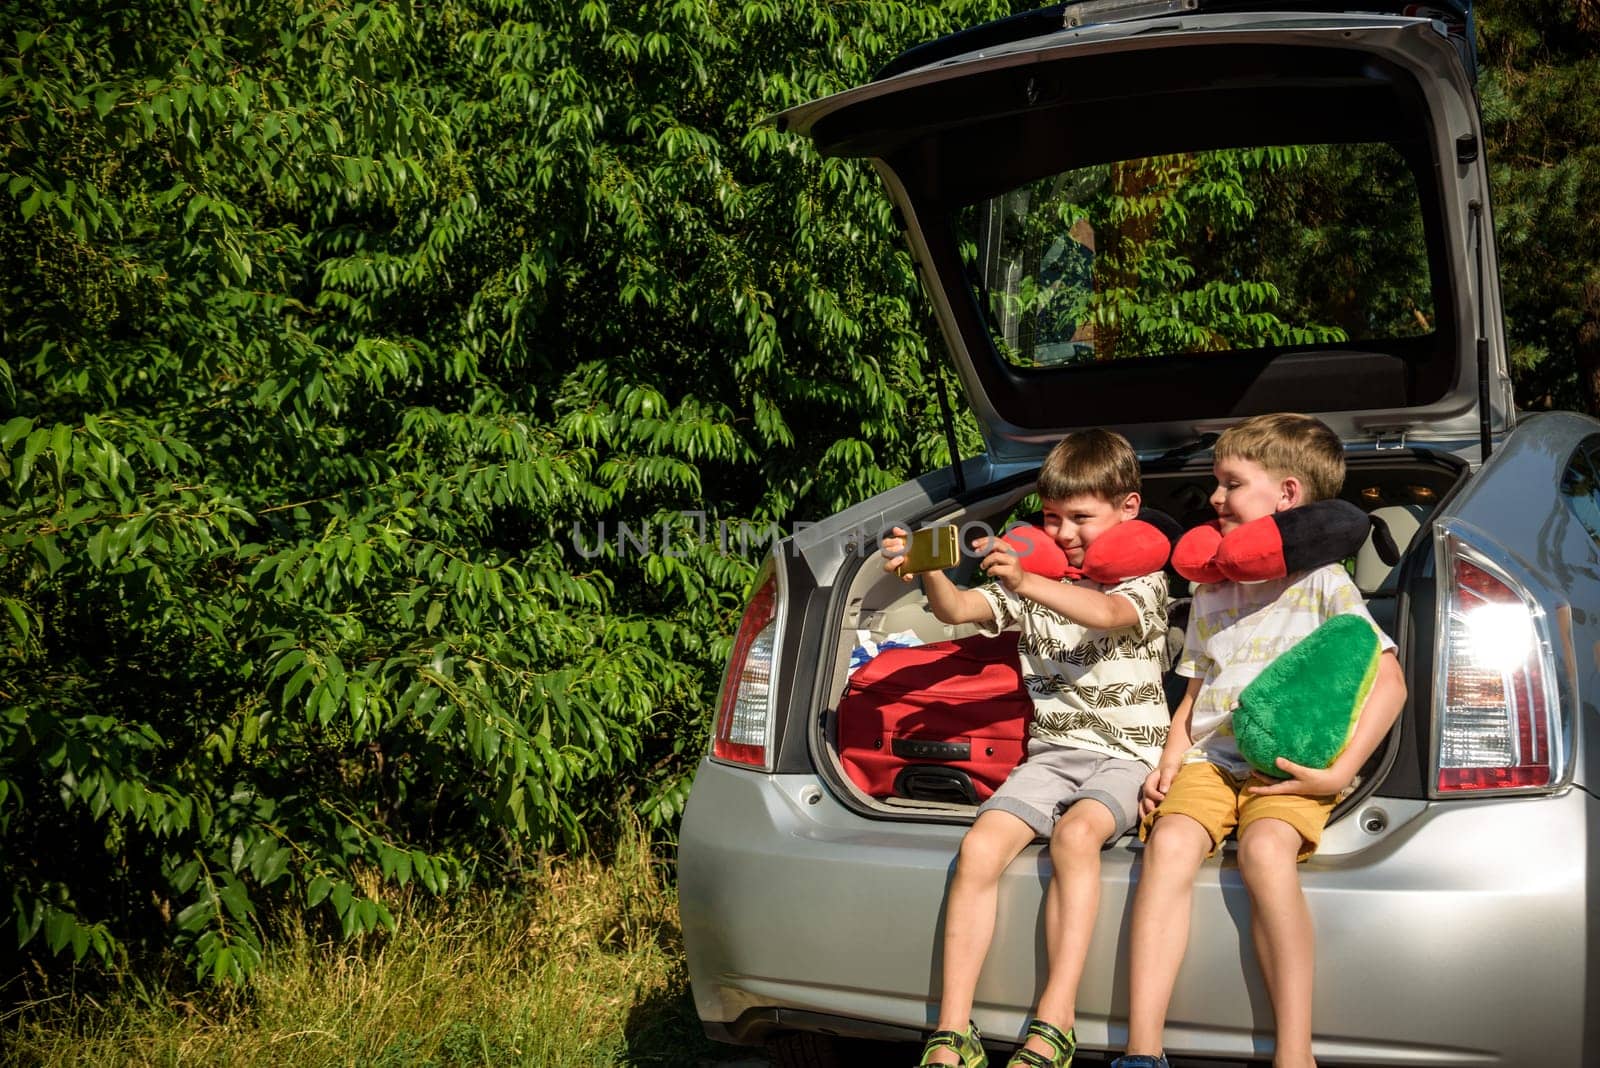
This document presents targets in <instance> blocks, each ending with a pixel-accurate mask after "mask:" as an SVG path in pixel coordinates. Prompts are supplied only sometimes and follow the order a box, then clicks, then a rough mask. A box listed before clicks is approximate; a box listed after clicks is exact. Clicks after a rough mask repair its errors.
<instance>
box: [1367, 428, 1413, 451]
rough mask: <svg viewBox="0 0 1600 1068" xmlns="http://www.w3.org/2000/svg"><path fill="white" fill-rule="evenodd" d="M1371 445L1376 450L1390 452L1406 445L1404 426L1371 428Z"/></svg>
mask: <svg viewBox="0 0 1600 1068" xmlns="http://www.w3.org/2000/svg"><path fill="white" fill-rule="evenodd" d="M1372 438H1373V444H1372V447H1373V449H1374V450H1375V451H1377V452H1390V451H1393V450H1395V449H1403V448H1405V447H1406V428H1405V427H1403V426H1386V427H1381V428H1378V429H1375V430H1373V432H1372Z"/></svg>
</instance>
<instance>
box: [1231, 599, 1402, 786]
mask: <svg viewBox="0 0 1600 1068" xmlns="http://www.w3.org/2000/svg"><path fill="white" fill-rule="evenodd" d="M1381 653H1382V646H1381V645H1380V644H1379V642H1378V634H1377V632H1376V631H1374V630H1373V629H1372V624H1370V623H1368V622H1367V621H1366V620H1365V619H1363V618H1362V617H1361V616H1357V615H1348V614H1346V615H1339V616H1334V617H1333V618H1332V619H1329V620H1327V621H1326V622H1324V623H1323V624H1322V625H1321V626H1319V627H1318V628H1317V629H1316V630H1314V631H1312V632H1311V633H1310V634H1308V635H1306V636H1305V637H1304V638H1302V639H1301V640H1300V641H1299V643H1298V644H1296V645H1295V646H1294V648H1292V649H1290V650H1289V651H1288V652H1286V653H1284V654H1283V655H1282V656H1280V657H1278V659H1276V660H1274V661H1273V662H1272V663H1271V664H1269V665H1267V668H1266V670H1264V671H1262V672H1261V674H1260V675H1257V676H1256V678H1255V680H1254V681H1253V682H1251V683H1250V685H1248V686H1246V687H1245V688H1244V690H1243V692H1241V693H1240V694H1239V707H1238V708H1237V709H1235V710H1234V713H1233V733H1234V737H1235V740H1236V741H1237V742H1238V743H1239V752H1240V753H1242V754H1243V755H1244V758H1245V759H1246V760H1248V761H1249V762H1250V766H1251V767H1253V768H1255V769H1256V770H1257V771H1259V772H1261V773H1262V774H1264V775H1273V776H1276V777H1278V778H1282V777H1283V772H1281V771H1280V770H1278V766H1277V759H1278V758H1279V757H1280V756H1281V757H1287V758H1288V759H1289V760H1291V761H1293V762H1294V763H1296V764H1300V765H1302V766H1303V767H1308V768H1326V767H1328V766H1329V765H1331V764H1332V763H1333V762H1334V760H1336V759H1337V758H1338V756H1339V754H1340V753H1342V752H1344V747H1345V746H1346V745H1347V744H1349V741H1350V736H1351V734H1353V733H1354V732H1355V728H1356V720H1357V718H1359V717H1360V715H1361V706H1362V705H1364V704H1365V703H1366V701H1367V694H1369V693H1371V692H1372V683H1373V680H1374V679H1376V678H1377V676H1378V658H1379V656H1380V654H1381Z"/></svg>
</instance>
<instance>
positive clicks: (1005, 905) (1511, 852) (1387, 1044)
mask: <svg viewBox="0 0 1600 1068" xmlns="http://www.w3.org/2000/svg"><path fill="white" fill-rule="evenodd" d="M813 799H815V800H813ZM1375 803H1377V804H1382V803H1383V802H1382V800H1381V799H1378V800H1377V801H1376V802H1375ZM1393 807H1394V809H1395V812H1396V813H1397V814H1404V815H1406V816H1407V817H1408V818H1406V819H1404V820H1403V821H1397V822H1396V823H1394V824H1391V825H1390V826H1389V829H1388V831H1387V833H1386V834H1385V835H1384V837H1383V838H1382V840H1381V841H1380V842H1379V843H1378V844H1376V845H1373V846H1370V847H1368V848H1366V849H1361V850H1356V851H1354V852H1350V853H1346V854H1343V855H1338V856H1332V855H1330V856H1319V857H1317V858H1315V859H1313V860H1312V861H1310V862H1308V863H1307V864H1306V865H1305V866H1304V868H1303V871H1302V877H1303V881H1304V884H1305V887H1306V897H1307V901H1308V903H1309V905H1310V908H1311V912H1312V916H1313V919H1314V922H1315V924H1316V927H1317V932H1318V963H1317V972H1318V979H1319V983H1318V989H1317V995H1316V1002H1315V1006H1314V1019H1315V1020H1316V1025H1317V1033H1316V1048H1317V1052H1318V1054H1319V1056H1321V1057H1323V1058H1325V1059H1327V1060H1328V1061H1330V1062H1333V1061H1337V1062H1338V1063H1346V1064H1373V1065H1377V1064H1384V1065H1410V1064H1485V1065H1489V1064H1494V1065H1519V1064H1525V1063H1526V1060H1525V1057H1526V1052H1527V1051H1528V1050H1531V1049H1539V1050H1540V1051H1541V1053H1542V1054H1544V1055H1545V1056H1547V1057H1548V1058H1549V1059H1548V1063H1551V1064H1571V1065H1578V1064H1582V1063H1585V1062H1584V1061H1583V1059H1582V1051H1583V1048H1584V1046H1583V1043H1584V1034H1583V1031H1584V1026H1585V1017H1586V1014H1587V1011H1588V1005H1589V1001H1588V996H1587V993H1586V991H1585V984H1584V983H1583V982H1582V981H1581V980H1578V981H1574V978H1575V977H1577V976H1581V975H1582V974H1583V967H1584V956H1585V953H1586V949H1587V947H1588V946H1590V945H1591V944H1592V943H1593V941H1594V938H1595V933H1594V930H1593V926H1592V925H1593V924H1594V922H1595V921H1594V919H1593V918H1592V917H1591V915H1590V912H1589V909H1588V902H1587V897H1586V892H1587V891H1586V880H1587V879H1588V878H1589V873H1590V869H1591V868H1592V866H1593V857H1594V855H1595V853H1596V850H1597V849H1600V836H1597V831H1596V828H1600V802H1597V801H1596V800H1595V798H1594V797H1592V796H1591V795H1589V794H1588V793H1587V792H1585V791H1583V790H1579V789H1569V790H1567V791H1565V792H1564V793H1562V794H1560V795H1557V796H1554V797H1542V798H1518V799H1515V800H1497V801H1487V800H1486V801H1479V802H1468V803H1459V802H1443V803H1440V802H1436V803H1432V804H1421V805H1418V804H1415V803H1412V804H1410V805H1406V804H1404V803H1400V804H1397V805H1395V806H1393ZM961 833H962V828H959V827H936V826H921V825H917V826H904V825H902V826H900V827H895V826H893V825H885V824H883V823H882V822H879V821H874V820H869V819H865V818H863V817H861V816H859V815H857V814H855V813H852V812H850V811H849V810H847V809H845V808H844V807H843V806H841V805H839V804H838V802H837V800H836V799H835V798H833V797H832V796H831V794H829V792H828V791H827V790H825V789H824V788H823V784H822V783H821V782H820V781H819V780H817V779H816V778H815V777H813V776H803V775H799V776H755V775H750V774H748V773H745V772H741V771H738V770H736V769H733V768H728V767H725V766H722V765H718V764H715V763H712V762H709V761H708V762H706V763H704V764H702V765H701V768H700V772H699V778H697V780H696V783H695V788H694V792H693V793H692V794H691V797H690V801H689V811H688V813H687V814H686V815H685V819H684V825H683V831H682V835H681V837H680V843H679V850H680V852H679V870H680V891H679V893H680V901H681V906H680V907H681V909H682V920H683V929H684V939H685V945H686V946H687V948H688V952H689V969H690V978H691V982H692V986H693V989H694V994H695V1002H696V1008H697V1010H698V1011H699V1013H700V1015H701V1017H702V1019H704V1020H707V1021H717V1022H721V1023H723V1024H724V1025H725V1026H730V1027H731V1025H734V1024H735V1023H736V1022H737V1021H738V1020H739V1018H740V1017H741V1016H742V1015H743V1014H744V1013H746V1012H748V1011H749V1010H751V1009H756V1008H773V1007H783V1008H787V1009H795V1010H803V1011H806V1012H811V1013H817V1014H821V1015H824V1016H832V1017H839V1018H841V1019H843V1018H859V1019H863V1020H869V1021H877V1022H880V1023H885V1024H890V1025H894V1026H898V1027H903V1028H907V1029H911V1030H925V1029H927V1028H928V1027H930V1026H931V1025H932V1018H933V1017H932V1014H933V1008H934V1005H933V1002H932V1001H931V999H932V998H933V997H936V992H937V989H938V963H939V953H938V942H939V937H940V931H941V930H942V927H941V923H940V919H941V911H942V904H943V897H944V891H945V886H946V881H947V878H948V875H949V872H950V870H951V867H952V864H953V861H954V857H955V852H956V847H957V845H958V844H959V841H960V837H961ZM1347 833H1348V832H1347ZM1463 843H1471V849H1470V853H1469V854H1468V855H1470V856H1473V857H1476V858H1478V862H1477V863H1463V856H1464V850H1463ZM1139 853H1140V848H1139V847H1138V846H1137V845H1136V844H1135V843H1134V842H1133V840H1132V839H1123V840H1122V841H1120V842H1118V843H1117V844H1116V845H1114V846H1113V847H1111V848H1110V849H1108V850H1107V851H1106V853H1105V854H1104V855H1103V859H1102V867H1101V871H1102V898H1101V905H1100V912H1099V916H1098V918H1097V922H1096V927H1095V931H1094V935H1093V940H1092V943H1091V949H1090V953H1089V958H1088V965H1087V967H1086V969H1085V973H1084V978H1083V982H1082V985H1081V988H1080V992H1079V1002H1078V1006H1079V1007H1078V1020H1077V1024H1076V1026H1077V1031H1078V1036H1079V1040H1080V1042H1081V1043H1082V1044H1083V1046H1084V1047H1085V1048H1086V1049H1118V1048H1120V1047H1121V1043H1122V1041H1123V1039H1124V1038H1125V1035H1126V1030H1125V1024H1124V1020H1125V1019H1126V998H1127V963H1126V953H1125V949H1124V948H1123V947H1124V945H1125V935H1126V923H1127V916H1128V905H1129V902H1130V900H1131V894H1132V891H1133V887H1134V886H1135V885H1136V883H1137V870H1138V865H1137V860H1138V856H1139ZM1049 876H1050V861H1049V857H1048V854H1047V851H1046V849H1045V846H1044V844H1043V843H1036V844H1035V845H1033V846H1030V847H1029V848H1028V849H1026V850H1025V851H1024V852H1023V854H1022V855H1021V856H1020V857H1018V858H1017V860H1016V861H1015V862H1013V863H1012V864H1011V866H1010V867H1009V868H1008V869H1007V871H1006V873H1005V876H1004V877H1003V879H1002V884H1001V888H1000V898H999V900H1000V904H999V912H998V922H997V925H996V937H995V942H994V944H993V947H992V948H991V950H990V953H989V956H988V959H987V963H986V966H985V969H984V972H983V976H982V978H981V979H980V981H979V986H978V994H977V1004H976V1007H975V1009H974V1018H975V1019H976V1020H977V1022H978V1024H979V1026H980V1027H981V1028H982V1029H983V1030H984V1032H985V1033H986V1034H988V1035H990V1036H992V1037H995V1038H998V1039H1000V1040H1002V1041H1010V1040H1014V1039H1015V1038H1016V1037H1017V1036H1018V1035H1020V1034H1021V1032H1022V1030H1023V1028H1024V1027H1025V1026H1026V1023H1027V1014H1028V1011H1029V1007H1030V1006H1031V1004H1032V1002H1033V999H1034V998H1035V997H1036V996H1037V991H1038V990H1039V988H1040V986H1041V984H1042V981H1043V974H1042V969H1043V967H1044V965H1043V961H1044V950H1043V944H1042V937H1043V936H1042V932H1041V931H1040V919H1039V918H1040V916H1041V915H1042V908H1043V890H1044V887H1045V885H1046V883H1047V880H1048V878H1049ZM1588 885H1592V884H1588ZM1248 915H1249V905H1248V900H1247V895H1246V894H1245V892H1244V888H1243V885H1242V883H1241V882H1240V879H1239V875H1238V870H1237V867H1236V866H1235V864H1234V861H1233V855H1232V850H1231V849H1228V850H1225V851H1224V852H1223V853H1222V854H1221V855H1220V856H1219V857H1217V858H1213V859H1212V860H1210V861H1207V862H1206V864H1205V866H1204V867H1203V868H1202V869H1201V873H1200V876H1199V878H1198V880H1197V882H1196V886H1195V903H1194V919H1193V927H1192V934H1191V939H1190V945H1189V951H1188V954H1187V956H1186V959H1185V964H1184V967H1183V970H1182V972H1181V973H1180V975H1179V979H1178V985H1177V987H1176V990H1175V992H1174V995H1173V1000H1172V1009H1171V1013H1170V1015H1169V1021H1168V1027H1167V1048H1168V1050H1169V1051H1171V1052H1173V1053H1175V1054H1179V1055H1209V1056H1234V1057H1240V1056H1249V1057H1261V1056H1269V1055H1270V1034H1271V1011H1270V1007H1269V1005H1268V1004H1267V1001H1266V994H1265V990H1264V988H1263V986H1262V984H1261V979H1260V975H1259V970H1258V968H1257V966H1256V964H1255V960H1254V954H1253V952H1252V950H1251V949H1250V937H1249V929H1248ZM1512 975H1515V980H1516V981H1517V982H1519V983H1521V982H1537V980H1538V978H1539V977H1541V976H1542V977H1546V978H1547V980H1548V981H1546V982H1543V983H1539V984H1538V996H1536V997H1529V998H1522V999H1516V1000H1515V1001H1514V1003H1508V997H1507V993H1508V991H1507V980H1508V978H1510V977H1511V976H1512ZM1357 977H1359V978H1360V979H1362V980H1366V981H1357ZM930 992H932V993H930ZM1513 1004H1514V1008H1513V1007H1512V1005H1513Z"/></svg>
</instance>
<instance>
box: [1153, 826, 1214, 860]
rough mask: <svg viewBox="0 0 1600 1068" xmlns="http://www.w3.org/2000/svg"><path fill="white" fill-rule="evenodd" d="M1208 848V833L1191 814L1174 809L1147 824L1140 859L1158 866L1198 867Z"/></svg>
mask: <svg viewBox="0 0 1600 1068" xmlns="http://www.w3.org/2000/svg"><path fill="white" fill-rule="evenodd" d="M1211 850H1212V841H1211V832H1210V831H1208V830H1206V829H1205V827H1204V826H1203V825H1202V824H1201V823H1200V821H1198V820H1196V819H1194V818H1193V817H1191V816H1185V815H1183V814H1182V813H1178V812H1174V813H1171V814H1169V815H1165V816H1162V817H1161V818H1160V819H1158V820H1156V821H1155V822H1154V823H1153V824H1151V826H1150V832H1149V834H1148V835H1147V836H1146V838H1145V846H1144V862H1145V864H1146V865H1147V866H1148V865H1154V866H1156V867H1158V868H1167V867H1172V866H1177V867H1193V868H1198V867H1199V866H1200V862H1201V861H1203V860H1205V859H1206V857H1207V856H1209V855H1210V854H1211Z"/></svg>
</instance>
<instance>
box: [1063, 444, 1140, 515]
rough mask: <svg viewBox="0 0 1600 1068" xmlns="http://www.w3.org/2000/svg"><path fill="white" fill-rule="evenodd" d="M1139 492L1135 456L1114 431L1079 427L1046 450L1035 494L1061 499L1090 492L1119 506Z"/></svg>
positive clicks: (1136, 457)
mask: <svg viewBox="0 0 1600 1068" xmlns="http://www.w3.org/2000/svg"><path fill="white" fill-rule="evenodd" d="M1137 492H1139V457H1138V455H1137V454H1136V453H1135V452H1134V451H1133V446H1132V445H1130V444H1128V439H1127V438H1125V437H1123V436H1122V435H1121V434H1118V433H1117V432H1116V431H1114V430H1100V429H1098V428H1096V429H1093V430H1079V431H1076V432H1074V433H1071V434H1068V435H1067V436H1066V437H1064V438H1062V439H1061V440H1060V441H1059V442H1057V443H1056V447H1055V448H1053V449H1051V450H1050V455H1049V456H1046V457H1045V458H1044V464H1043V465H1042V466H1041V467H1040V468H1039V496H1040V498H1041V499H1043V500H1047V501H1063V500H1066V499H1067V498H1069V497H1077V496H1080V495H1082V494H1085V493H1091V494H1093V495H1094V496H1096V497H1100V498H1102V499H1103V500H1107V501H1110V502H1111V503H1112V504H1113V505H1120V504H1121V503H1122V502H1123V500H1124V499H1125V498H1126V497H1127V496H1128V494H1130V493H1137Z"/></svg>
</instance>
